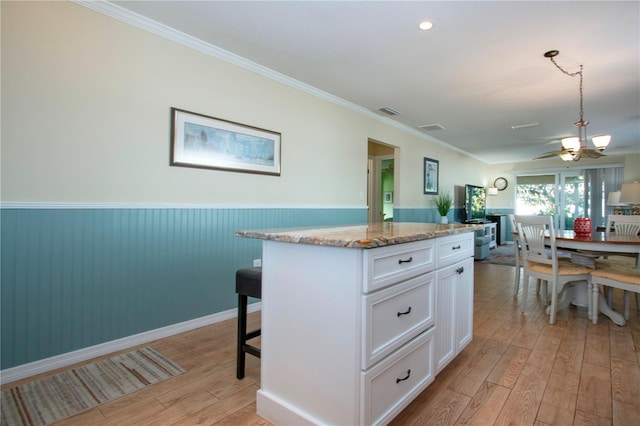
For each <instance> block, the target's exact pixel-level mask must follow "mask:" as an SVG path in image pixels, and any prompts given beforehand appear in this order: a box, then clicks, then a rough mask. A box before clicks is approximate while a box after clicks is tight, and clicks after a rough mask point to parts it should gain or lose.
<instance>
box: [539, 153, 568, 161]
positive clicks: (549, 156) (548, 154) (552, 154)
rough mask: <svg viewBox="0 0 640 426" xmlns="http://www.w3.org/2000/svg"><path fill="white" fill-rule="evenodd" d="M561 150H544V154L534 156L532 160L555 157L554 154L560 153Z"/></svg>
mask: <svg viewBox="0 0 640 426" xmlns="http://www.w3.org/2000/svg"><path fill="white" fill-rule="evenodd" d="M562 153H563V151H551V152H545V153H544V154H542V155H541V156H540V157H536V158H534V160H542V159H544V158H551V157H555V156H556V155H560V154H562Z"/></svg>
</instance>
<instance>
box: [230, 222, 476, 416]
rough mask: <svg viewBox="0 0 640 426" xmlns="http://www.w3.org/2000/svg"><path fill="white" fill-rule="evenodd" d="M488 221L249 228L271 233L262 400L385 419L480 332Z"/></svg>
mask: <svg viewBox="0 0 640 426" xmlns="http://www.w3.org/2000/svg"><path fill="white" fill-rule="evenodd" d="M480 229H482V227H481V226H478V225H465V224H429V223H394V222H384V223H376V224H369V225H357V226H345V227H331V228H313V229H309V228H306V229H281V230H254V231H238V232H237V233H236V235H237V236H240V237H246V238H257V239H261V240H263V253H262V255H263V259H262V262H263V263H262V265H263V266H262V325H261V327H262V338H261V339H262V358H261V388H260V390H259V391H258V394H257V398H256V401H257V412H258V414H259V415H261V416H262V417H264V418H266V419H267V420H269V421H271V422H273V423H274V424H277V425H301V424H328V425H369V424H385V423H388V422H389V421H390V420H391V419H393V417H395V416H396V415H397V414H398V413H399V412H400V411H401V410H402V409H403V408H405V407H406V406H407V405H408V404H409V403H410V402H411V401H412V400H413V399H414V398H415V397H416V396H417V395H418V394H419V393H420V392H422V391H423V390H424V389H425V388H426V387H427V386H428V385H429V384H430V383H431V382H432V381H433V380H434V378H435V375H436V374H437V373H438V372H439V371H441V370H442V369H443V368H444V367H445V366H446V365H447V364H448V363H449V362H450V361H451V360H452V359H453V358H454V357H455V356H456V355H457V354H458V353H459V352H460V351H461V350H462V349H463V348H464V347H465V346H466V345H467V344H468V343H469V342H470V341H471V338H472V332H473V248H474V234H473V232H474V231H476V230H480Z"/></svg>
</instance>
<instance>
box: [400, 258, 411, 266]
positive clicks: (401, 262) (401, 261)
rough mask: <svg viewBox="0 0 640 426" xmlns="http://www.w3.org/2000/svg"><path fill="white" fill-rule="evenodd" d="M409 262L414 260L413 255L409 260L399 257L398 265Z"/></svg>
mask: <svg viewBox="0 0 640 426" xmlns="http://www.w3.org/2000/svg"><path fill="white" fill-rule="evenodd" d="M409 262H413V256H411V257H410V258H409V259H407V260H402V259H398V265H402V264H403V263H409Z"/></svg>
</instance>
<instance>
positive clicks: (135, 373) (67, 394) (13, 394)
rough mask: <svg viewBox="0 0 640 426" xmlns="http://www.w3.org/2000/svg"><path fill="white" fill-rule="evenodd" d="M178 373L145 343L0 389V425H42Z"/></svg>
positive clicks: (176, 366) (180, 369) (179, 372)
mask: <svg viewBox="0 0 640 426" xmlns="http://www.w3.org/2000/svg"><path fill="white" fill-rule="evenodd" d="M182 373H184V370H183V369H182V368H181V367H180V366H179V365H177V364H175V363H173V362H172V361H171V360H170V359H168V358H165V357H164V356H163V355H161V354H160V353H158V352H156V351H154V350H153V349H151V348H149V347H146V348H143V349H139V350H136V351H132V352H129V353H126V354H122V355H117V356H115V357H113V358H110V359H106V360H103V361H98V362H96V363H94V364H89V365H85V366H83V367H79V368H77V369H74V370H71V371H66V372H63V373H60V374H56V375H53V376H49V377H44V378H42V379H38V380H34V381H32V382H28V383H25V384H23V385H20V386H16V387H14V388H11V389H7V390H5V391H3V392H2V399H1V410H0V411H1V412H2V415H1V417H2V425H4V426H14V425H16V426H18V425H34V426H41V425H42V426H44V425H49V424H51V423H54V422H56V421H58V420H61V419H64V418H66V417H69V416H72V415H74V414H77V413H79V412H81V411H85V410H88V409H90V408H93V407H96V406H98V405H100V404H104V403H105V402H108V401H113V400H114V399H116V398H119V397H121V396H124V395H127V394H130V393H132V392H135V391H137V390H140V389H143V388H145V387H147V386H149V385H152V384H155V383H159V382H162V381H163V380H167V379H169V378H171V377H174V376H177V375H179V374H182Z"/></svg>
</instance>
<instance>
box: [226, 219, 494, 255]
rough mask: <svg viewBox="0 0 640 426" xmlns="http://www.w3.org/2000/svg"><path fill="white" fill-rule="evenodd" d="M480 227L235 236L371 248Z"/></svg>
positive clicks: (380, 226) (398, 225)
mask: <svg viewBox="0 0 640 426" xmlns="http://www.w3.org/2000/svg"><path fill="white" fill-rule="evenodd" d="M481 229H483V226H482V225H478V224H462V223H453V224H439V223H410V222H379V223H372V224H368V225H348V226H332V227H326V228H323V227H314V228H284V229H258V230H248V231H237V232H236V236H238V237H244V238H255V239H259V240H270V241H280V242H285V243H296V244H313V245H319V246H333V247H347V248H364V249H369V248H375V247H383V246H390V245H394V244H403V243H409V242H412V241H421V240H429V239H432V238H438V237H444V236H447V235H454V234H461V233H465V232H474V231H478V230H481Z"/></svg>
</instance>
